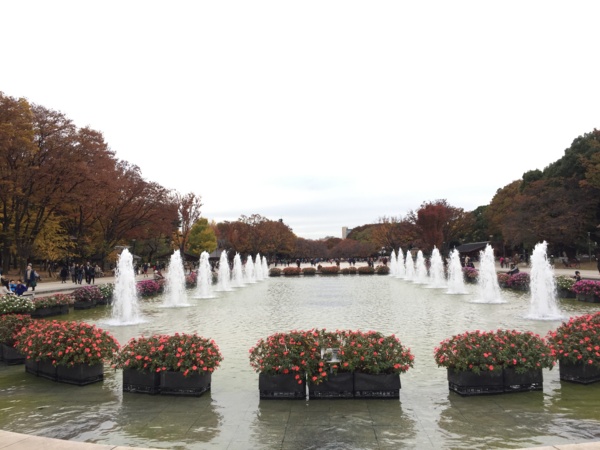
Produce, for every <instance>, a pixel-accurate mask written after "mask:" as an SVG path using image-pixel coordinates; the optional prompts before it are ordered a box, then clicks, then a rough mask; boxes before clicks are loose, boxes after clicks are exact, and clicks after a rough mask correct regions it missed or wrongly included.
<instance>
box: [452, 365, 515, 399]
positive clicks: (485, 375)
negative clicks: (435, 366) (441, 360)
mask: <svg viewBox="0 0 600 450" xmlns="http://www.w3.org/2000/svg"><path fill="white" fill-rule="evenodd" d="M448 387H449V389H450V390H451V391H454V392H456V393H457V394H460V395H462V396H465V397H466V396H471V395H489V394H502V393H503V392H504V379H503V376H502V371H501V370H497V371H494V372H490V371H485V372H480V373H478V374H476V373H473V372H469V371H462V372H456V371H455V370H454V369H448Z"/></svg>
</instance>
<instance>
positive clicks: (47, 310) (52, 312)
mask: <svg viewBox="0 0 600 450" xmlns="http://www.w3.org/2000/svg"><path fill="white" fill-rule="evenodd" d="M63 314H69V305H55V306H47V307H44V308H38V309H36V310H35V311H33V312H32V313H31V317H35V318H38V319H39V318H41V317H51V316H60V315H63Z"/></svg>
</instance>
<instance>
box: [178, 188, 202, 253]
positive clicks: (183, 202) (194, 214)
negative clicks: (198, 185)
mask: <svg viewBox="0 0 600 450" xmlns="http://www.w3.org/2000/svg"><path fill="white" fill-rule="evenodd" d="M174 197H175V198H174V200H173V201H174V202H175V204H176V205H177V214H178V218H179V232H178V236H179V239H178V242H177V245H178V247H179V251H180V252H181V254H183V253H184V252H185V251H186V250H187V248H188V240H189V236H190V232H191V230H192V227H193V226H194V224H195V223H196V222H197V221H198V219H200V214H201V211H200V208H201V207H202V202H201V198H200V196H197V195H196V194H194V193H193V192H189V193H187V194H185V195H182V194H179V193H175V196H174Z"/></svg>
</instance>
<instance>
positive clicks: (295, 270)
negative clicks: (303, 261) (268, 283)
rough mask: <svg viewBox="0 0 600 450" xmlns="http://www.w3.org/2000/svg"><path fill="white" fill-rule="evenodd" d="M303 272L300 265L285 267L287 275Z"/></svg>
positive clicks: (284, 273) (284, 270) (285, 274)
mask: <svg viewBox="0 0 600 450" xmlns="http://www.w3.org/2000/svg"><path fill="white" fill-rule="evenodd" d="M301 273H302V269H300V267H285V268H284V269H283V276H286V277H289V276H294V275H300V274H301Z"/></svg>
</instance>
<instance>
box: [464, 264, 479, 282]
mask: <svg viewBox="0 0 600 450" xmlns="http://www.w3.org/2000/svg"><path fill="white" fill-rule="evenodd" d="M463 274H464V276H465V280H466V281H468V282H470V283H474V282H475V281H477V278H478V277H479V271H478V270H477V269H474V268H473V267H463Z"/></svg>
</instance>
